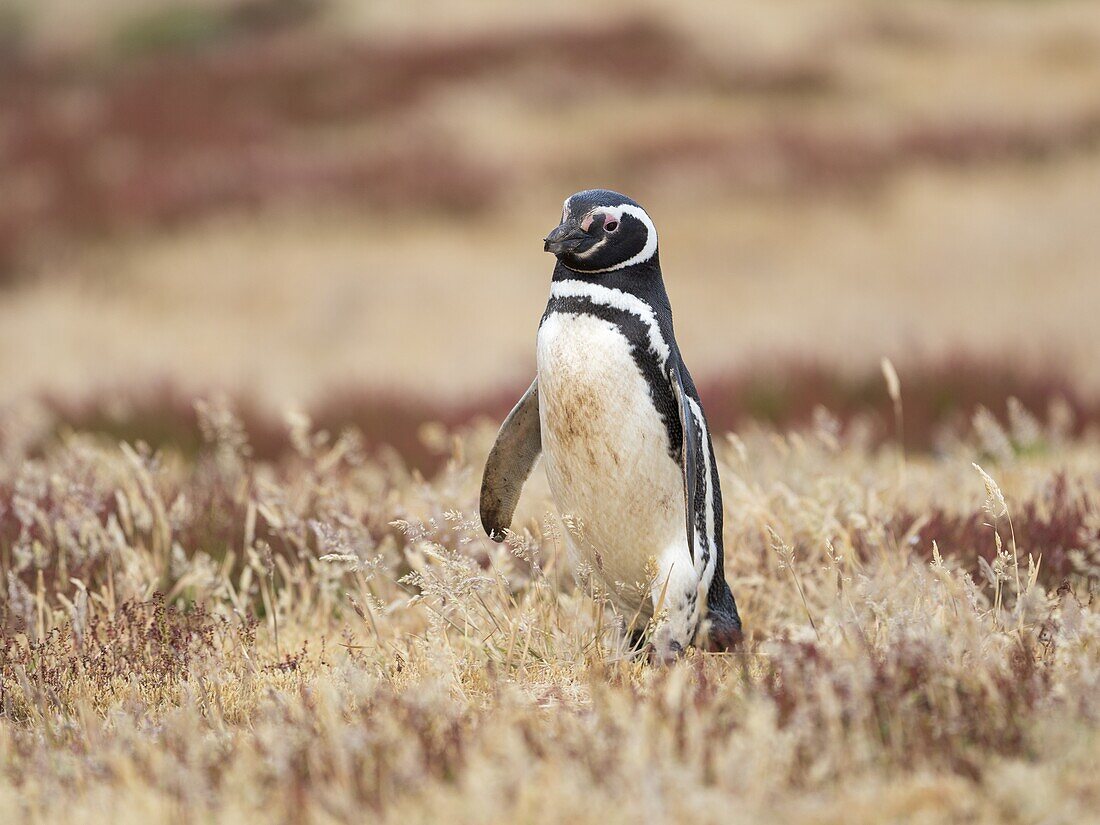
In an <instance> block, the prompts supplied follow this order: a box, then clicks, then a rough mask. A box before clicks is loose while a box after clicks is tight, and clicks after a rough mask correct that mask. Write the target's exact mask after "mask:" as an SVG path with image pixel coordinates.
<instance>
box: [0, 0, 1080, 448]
mask: <svg viewBox="0 0 1100 825" xmlns="http://www.w3.org/2000/svg"><path fill="white" fill-rule="evenodd" d="M591 187H606V188H612V189H617V190H620V191H623V192H626V193H628V194H630V195H631V196H633V197H635V198H636V199H638V200H640V201H641V202H642V203H643V204H645V206H646V207H647V209H648V210H649V212H650V213H651V215H652V216H653V217H654V219H655V221H656V223H657V225H658V227H659V229H660V231H661V258H662V263H663V265H664V270H665V276H666V282H667V285H668V289H669V292H670V295H671V297H672V302H673V306H674V308H675V309H676V313H677V334H678V338H679V340H680V344H681V348H682V350H683V351H684V353H685V357H686V359H687V361H688V363H689V365H690V366H691V368H692V371H693V372H694V373H695V376H696V378H697V380H699V383H700V384H701V387H702V391H703V398H704V401H705V402H706V403H707V405H708V410H710V411H711V416H712V418H716V419H717V424H718V426H720V427H722V426H737V425H738V424H739V423H740V422H742V421H744V420H746V419H749V418H761V419H766V420H770V421H773V422H775V423H788V422H790V421H794V420H801V419H806V418H807V417H809V416H812V414H813V410H815V409H816V408H817V406H818V405H819V404H824V405H826V406H828V407H829V408H830V409H832V410H833V411H834V412H835V413H837V414H838V415H839V416H841V419H842V421H843V420H844V417H845V416H848V415H856V414H863V412H869V414H870V415H871V416H872V420H874V421H878V422H879V425H878V426H880V429H882V430H883V431H885V430H886V429H888V428H889V426H890V421H891V420H892V419H891V417H890V413H889V410H890V402H889V398H888V396H887V393H886V384H885V382H884V381H883V378H882V375H881V373H880V371H879V369H880V368H879V364H880V361H881V359H882V358H883V357H888V358H889V359H891V361H892V362H893V363H894V364H895V365H896V366H897V369H898V371H899V373H900V374H901V378H902V386H903V395H904V396H905V399H906V405H907V406H906V414H907V429H906V433H905V436H906V438H907V440H910V441H911V442H912V443H914V445H915V446H931V445H933V444H934V441H935V433H936V432H939V431H940V430H941V429H942V427H944V426H946V425H947V423H949V421H950V420H952V419H953V418H959V417H962V418H967V417H969V416H970V415H972V414H973V411H974V409H975V408H976V407H977V405H986V406H988V407H989V408H990V409H992V410H993V412H994V414H995V415H1001V414H1007V413H1006V410H1007V409H1008V408H1007V407H1006V399H1007V398H1008V397H1009V396H1012V395H1015V396H1017V397H1020V398H1021V399H1022V400H1023V402H1024V403H1025V405H1027V406H1028V407H1029V408H1031V409H1033V410H1036V411H1037V412H1039V413H1043V412H1045V410H1046V409H1047V408H1048V407H1050V406H1051V405H1055V404H1057V405H1060V406H1059V407H1058V409H1060V410H1062V414H1064V415H1066V416H1068V417H1069V420H1070V422H1071V425H1072V426H1078V427H1080V426H1084V425H1085V424H1087V423H1088V422H1089V421H1090V420H1100V414H1098V412H1097V411H1098V410H1100V404H1097V402H1096V400H1095V399H1096V397H1097V390H1098V389H1100V365H1098V361H1100V357H1098V356H1100V323H1097V321H1096V315H1097V311H1098V310H1100V4H1097V3H1096V2H1094V0H1046V1H1044V2H1039V1H1038V0H1032V1H1029V0H741V1H740V2H736V3H731V4H717V3H710V2H705V1H704V0H681V2H675V3H672V2H666V3H658V2H630V1H629V0H622V1H621V2H617V3H613V4H600V3H592V2H578V1H577V0H554V2H527V3H510V2H504V0H465V2H462V3H456V2H442V0H439V1H437V0H409V2H403V3H377V2H362V1H361V0H94V1H92V0H89V2H84V3H75V2H73V1H72V0H2V2H0V409H5V410H8V414H9V417H10V415H14V413H12V412H11V411H12V410H17V409H24V408H25V407H26V405H27V404H29V403H33V404H35V405H36V409H38V410H42V409H45V410H48V412H49V416H50V417H49V421H50V422H51V423H50V424H49V425H48V427H47V428H51V429H52V430H56V429H57V428H59V427H64V426H82V427H92V428H99V429H102V430H103V431H104V432H106V433H108V434H111V435H116V436H120V437H127V438H142V439H146V440H149V441H151V442H158V441H169V440H171V441H174V442H176V443H177V444H184V443H186V442H187V440H188V439H190V438H192V437H193V435H194V430H195V427H194V417H193V412H192V402H193V400H194V398H196V397H199V396H202V395H204V394H208V393H211V392H215V391H219V390H220V391H224V392H226V393H228V394H229V395H230V396H231V397H232V398H234V399H236V403H237V404H238V406H239V407H240V408H241V409H242V413H243V415H244V418H245V421H246V422H247V423H248V426H249V427H250V428H251V429H252V430H253V443H254V444H255V445H256V449H258V450H261V451H263V450H265V449H270V450H277V449H279V444H281V443H282V442H281V441H280V439H281V438H282V436H281V435H280V434H281V433H282V429H283V428H282V424H281V419H280V415H281V411H282V410H284V409H285V408H286V407H287V406H288V405H297V406H300V407H302V408H305V409H307V410H309V411H310V412H311V413H312V414H313V415H314V417H315V418H316V419H317V420H319V422H320V423H321V424H323V425H328V426H333V427H336V426H341V425H342V424H345V423H354V424H356V425H357V426H359V427H361V428H362V429H363V430H364V431H365V432H366V434H367V435H368V438H369V439H370V440H372V441H374V442H375V443H379V442H383V441H387V442H392V443H394V444H396V445H397V446H398V448H399V449H401V450H402V451H403V452H405V453H406V455H408V456H410V457H411V458H412V460H413V461H414V463H420V464H422V465H424V466H428V465H430V464H431V460H432V459H431V455H432V447H431V444H430V443H428V442H430V441H431V439H428V441H427V442H426V441H425V432H424V427H423V425H424V423H425V422H428V421H432V420H440V421H443V422H445V423H449V424H460V423H463V422H465V421H468V420H470V419H472V418H474V417H476V416H477V415H479V414H483V413H484V414H487V415H491V416H496V415H499V414H500V413H501V412H502V411H503V410H506V409H507V407H508V406H509V405H510V403H511V401H512V400H514V398H515V397H516V396H517V395H518V392H519V390H520V389H521V388H522V387H525V386H526V385H527V383H528V382H529V380H530V377H531V375H532V372H533V369H534V336H535V331H536V326H537V323H538V320H539V318H540V316H541V313H542V310H543V307H544V304H545V300H546V294H547V289H548V281H549V275H550V271H551V268H552V263H553V262H552V259H551V258H550V257H549V256H548V255H546V254H544V253H543V252H542V248H541V239H542V237H543V235H544V234H545V233H546V232H547V231H548V230H549V229H550V228H552V227H553V226H554V225H555V224H556V222H557V220H558V216H559V213H560V208H561V202H562V199H563V198H564V197H565V196H566V195H568V194H570V193H572V192H574V191H576V190H579V189H584V188H591ZM0 430H2V427H0ZM0 436H2V433H0Z"/></svg>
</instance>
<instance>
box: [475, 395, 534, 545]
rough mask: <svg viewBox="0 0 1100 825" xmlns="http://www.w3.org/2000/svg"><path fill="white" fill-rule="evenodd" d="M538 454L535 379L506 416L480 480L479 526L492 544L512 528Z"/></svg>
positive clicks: (500, 539)
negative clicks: (526, 482)
mask: <svg viewBox="0 0 1100 825" xmlns="http://www.w3.org/2000/svg"><path fill="white" fill-rule="evenodd" d="M541 452H542V430H541V426H540V424H539V379H538V378H535V380H534V381H532V382H531V386H530V388H529V389H528V390H527V392H525V393H524V394H523V397H522V398H521V399H520V400H519V401H518V402H517V403H516V406H515V407H513V408H512V411H511V412H510V413H508V417H507V418H506V419H504V423H503V424H501V425H500V432H499V433H497V440H496V443H494V444H493V449H492V450H491V451H490V452H489V460H488V461H486V462H485V475H484V476H482V479H481V526H482V527H484V528H485V532H486V533H487V534H488V535H489V538H491V539H492V540H493V541H504V531H505V530H507V529H508V528H509V527H511V526H512V516H513V515H514V514H515V512H516V504H518V503H519V494H520V492H521V491H522V490H523V483H524V482H525V481H527V476H529V475H530V474H531V468H532V467H534V466H535V461H536V460H537V459H538V457H539V453H541Z"/></svg>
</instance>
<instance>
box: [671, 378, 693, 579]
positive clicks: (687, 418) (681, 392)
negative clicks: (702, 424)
mask: <svg viewBox="0 0 1100 825" xmlns="http://www.w3.org/2000/svg"><path fill="white" fill-rule="evenodd" d="M668 380H669V383H670V384H671V385H672V394H673V395H674V396H676V411H677V413H679V416H680V433H681V438H680V471H681V472H682V473H683V476H684V513H685V514H686V521H687V525H686V529H687V544H688V552H689V553H690V554H691V560H692V562H693V563H694V561H695V482H696V478H697V475H696V464H695V445H696V444H697V443H698V442H699V431H698V428H697V427H696V425H695V416H694V415H692V412H691V408H690V407H689V406H688V394H687V391H686V390H685V389H684V379H683V377H682V376H681V375H680V368H679V366H677V365H676V364H673V365H672V366H670V367H669V368H668Z"/></svg>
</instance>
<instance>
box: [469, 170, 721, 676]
mask: <svg viewBox="0 0 1100 825" xmlns="http://www.w3.org/2000/svg"><path fill="white" fill-rule="evenodd" d="M543 248H544V250H545V251H546V252H550V253H552V254H553V255H554V256H555V257H556V258H557V262H556V264H555V266H554V272H553V276H552V278H551V283H550V299H549V301H548V303H547V305H546V311H545V312H544V313H543V316H542V320H541V322H540V324H539V328H538V336H537V348H536V353H537V358H536V365H537V368H536V376H535V379H534V381H533V382H532V383H531V386H530V388H529V389H528V390H527V392H526V393H524V395H523V397H522V398H520V400H519V402H518V403H517V404H516V406H515V408H514V409H513V410H512V411H511V413H509V415H508V417H507V418H506V419H505V421H504V423H503V425H502V426H501V428H500V431H499V433H498V435H497V438H496V442H495V443H494V445H493V448H492V450H491V451H490V453H489V458H488V460H487V462H486V465H485V472H484V476H483V478H482V486H481V500H480V510H481V522H482V525H483V527H484V528H485V531H486V533H487V534H488V535H489V536H490V538H492V539H494V540H495V541H502V540H503V538H504V535H505V531H506V530H507V529H509V528H510V526H511V522H512V516H513V514H514V513H515V508H516V504H517V503H518V501H519V497H520V492H521V490H522V488H523V484H524V482H525V481H526V479H527V477H528V476H529V475H530V473H531V470H532V468H533V466H534V464H535V462H536V460H537V459H538V458H539V456H540V455H542V456H543V457H544V464H545V469H546V474H547V479H548V481H549V483H550V491H551V493H552V495H553V497H554V499H555V502H556V503H557V506H558V509H559V511H560V512H561V513H562V515H563V516H567V517H569V519H570V522H569V523H570V526H571V529H570V530H567V531H565V532H566V542H567V544H568V548H569V550H570V551H571V554H572V555H573V557H574V560H575V562H579V563H583V564H584V565H586V567H587V568H588V569H591V570H592V571H593V572H594V573H595V574H596V575H598V576H599V578H600V579H601V580H602V582H603V584H604V585H605V586H606V588H607V591H608V593H609V594H610V596H611V598H612V600H613V601H614V602H615V603H616V605H617V606H618V607H619V608H620V609H621V610H622V611H623V615H624V616H625V617H628V618H632V619H634V622H633V625H634V627H633V628H632V632H631V641H632V645H635V646H638V645H640V644H641V641H642V631H643V630H644V628H645V625H646V624H647V623H648V622H649V620H650V619H652V618H653V617H654V616H658V617H659V619H660V620H659V621H658V622H657V623H656V627H655V628H654V630H653V632H652V634H651V636H650V639H649V641H650V651H651V653H652V655H653V656H654V657H655V658H656V659H658V660H669V659H671V658H674V657H676V656H677V655H678V654H679V653H681V652H682V651H683V650H684V649H685V648H686V647H688V646H689V645H692V644H695V645H698V646H705V647H706V648H708V649H710V650H728V649H730V648H731V647H733V646H734V645H736V644H737V643H738V642H739V641H740V640H741V638H742V630H741V618H740V616H739V614H738V611H737V605H736V603H735V601H734V598H733V593H732V592H731V591H730V587H729V584H728V583H727V582H726V577H725V571H724V556H723V546H722V492H721V489H720V485H719V480H718V466H717V463H716V461H715V457H714V448H713V445H712V443H711V437H710V431H709V429H708V427H707V421H706V416H705V415H704V414H703V406H702V403H701V402H700V400H699V393H698V391H697V390H696V388H695V383H694V381H692V378H691V374H690V373H689V372H688V369H687V366H686V365H685V364H684V361H683V358H682V357H681V355H680V349H679V347H678V346H677V344H676V337H675V335H674V334H673V329H672V307H671V305H670V303H669V299H668V293H667V292H666V291H665V285H664V280H663V278H662V274H661V264H660V259H659V256H658V249H657V229H656V227H655V226H654V223H653V221H652V219H651V218H650V217H649V214H648V213H647V212H646V211H645V210H644V209H643V208H642V207H641V206H640V205H639V204H638V203H637V202H636V201H634V200H632V199H630V198H628V197H626V196H625V195H621V194H619V193H617V192H612V191H609V190H606V189H590V190H586V191H583V192H577V193H576V194H574V195H571V196H569V197H568V198H566V200H565V203H564V205H563V207H562V215H561V223H560V224H559V225H558V227H557V228H556V229H554V230H553V231H552V232H551V233H550V234H549V235H547V236H546V238H545V239H544V241H543ZM654 572H656V575H654ZM639 620H644V621H639ZM639 625H640V627H639Z"/></svg>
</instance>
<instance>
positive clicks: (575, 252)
mask: <svg viewBox="0 0 1100 825" xmlns="http://www.w3.org/2000/svg"><path fill="white" fill-rule="evenodd" d="M543 249H545V250H546V251H547V252H552V253H553V254H554V255H555V256H557V258H558V260H559V261H561V262H562V263H563V264H564V265H565V266H567V267H568V268H569V269H572V270H573V271H575V272H592V273H596V272H611V271H612V270H616V269H624V268H626V267H628V266H633V265H635V264H640V263H644V262H646V261H648V260H650V259H651V258H653V257H654V256H655V255H656V254H657V228H656V227H655V226H654V225H653V221H652V220H651V219H650V217H649V215H648V214H646V211H645V210H644V209H642V207H641V206H639V205H638V204H637V203H636V202H635V201H633V200H631V199H630V198H628V197H627V196H626V195H620V194H619V193H618V192H611V191H609V190H607V189H587V190H585V191H584V192H577V194H575V195H570V196H569V197H568V198H566V199H565V205H564V206H563V208H562V213H561V224H560V225H559V226H558V227H557V228H556V229H555V230H554V231H553V232H551V233H550V234H549V235H547V236H546V239H545V241H544V244H543Z"/></svg>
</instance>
